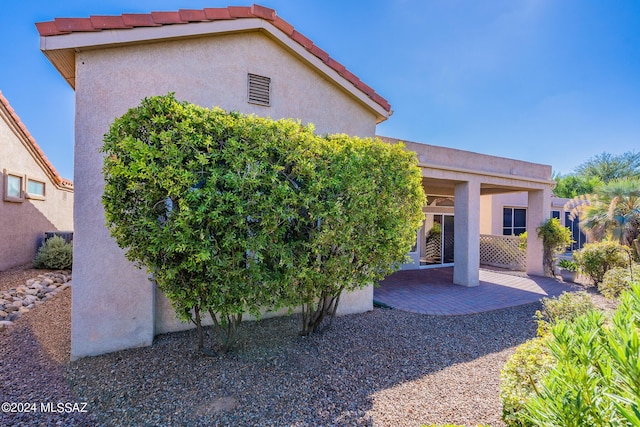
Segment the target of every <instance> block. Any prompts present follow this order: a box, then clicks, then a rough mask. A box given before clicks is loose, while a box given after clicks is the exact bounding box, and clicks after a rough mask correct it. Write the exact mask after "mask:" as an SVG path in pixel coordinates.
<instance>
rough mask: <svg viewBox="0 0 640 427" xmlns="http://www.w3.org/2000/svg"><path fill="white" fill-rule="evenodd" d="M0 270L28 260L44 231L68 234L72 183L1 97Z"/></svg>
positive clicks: (29, 260) (71, 222) (71, 208)
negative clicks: (64, 176) (0, 241)
mask: <svg viewBox="0 0 640 427" xmlns="http://www.w3.org/2000/svg"><path fill="white" fill-rule="evenodd" d="M0 171H1V172H2V184H1V185H0V240H2V245H0V271H3V270H6V269H8V268H11V267H16V266H21V265H24V264H28V263H30V262H31V261H33V258H34V257H35V255H36V252H37V249H38V245H39V244H40V243H41V242H42V240H43V238H44V233H45V232H55V231H64V232H68V231H71V230H73V183H72V182H71V181H68V180H66V179H63V178H61V177H60V175H58V172H56V169H55V168H54V167H53V165H52V164H51V163H49V161H48V160H47V157H46V156H45V154H44V153H43V152H42V150H41V149H40V147H39V146H38V144H37V143H36V141H35V140H34V139H33V137H32V136H31V134H29V131H28V130H27V128H26V127H25V126H24V124H23V123H22V122H21V121H20V118H19V117H18V115H17V114H16V112H15V111H14V110H13V108H11V106H10V105H9V101H7V99H6V98H5V97H4V96H3V95H2V92H0Z"/></svg>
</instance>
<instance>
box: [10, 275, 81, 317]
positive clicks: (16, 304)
mask: <svg viewBox="0 0 640 427" xmlns="http://www.w3.org/2000/svg"><path fill="white" fill-rule="evenodd" d="M70 280H71V276H70V275H66V274H61V273H45V274H41V275H39V276H38V277H37V278H36V279H28V280H26V282H25V283H26V284H25V285H21V286H17V287H16V288H15V289H10V290H8V291H0V322H5V323H3V325H5V326H2V328H5V327H7V325H11V324H12V322H14V321H15V320H16V319H18V317H20V315H21V314H23V313H27V312H29V311H31V310H32V309H34V308H35V306H37V305H40V304H43V303H44V302H45V301H46V300H48V299H49V298H50V297H53V296H54V295H55V294H57V293H58V292H60V291H62V290H63V289H66V288H68V287H69V286H70V285H71V283H70V282H69V281H70ZM2 328H0V329H2Z"/></svg>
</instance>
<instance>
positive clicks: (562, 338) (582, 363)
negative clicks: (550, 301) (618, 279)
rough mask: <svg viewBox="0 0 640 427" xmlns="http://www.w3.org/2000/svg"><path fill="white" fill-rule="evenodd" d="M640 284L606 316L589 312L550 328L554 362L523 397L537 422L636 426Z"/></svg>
mask: <svg viewBox="0 0 640 427" xmlns="http://www.w3.org/2000/svg"><path fill="white" fill-rule="evenodd" d="M639 313H640V284H635V285H633V286H632V288H631V290H630V291H627V292H625V293H624V294H623V297H622V298H621V303H620V306H619V307H618V308H617V309H616V311H615V313H614V315H613V317H612V319H611V320H610V321H607V319H606V318H605V316H604V315H603V314H602V313H601V312H597V311H592V312H590V313H589V314H587V315H584V316H581V317H578V318H577V319H576V320H575V321H573V322H565V321H560V322H558V323H557V324H556V325H555V326H554V327H553V328H552V329H551V339H550V340H549V348H550V350H551V354H552V355H553V359H554V360H555V361H556V363H555V366H553V367H552V368H551V370H549V373H548V374H547V375H546V377H545V378H544V380H543V381H542V383H541V385H540V387H539V390H538V392H537V393H536V395H535V396H533V397H532V398H531V399H529V400H528V401H527V402H526V404H525V405H526V412H527V418H528V419H529V420H530V421H531V423H532V424H533V425H537V426H569V427H572V426H575V427H582V426H638V425H640V337H639V333H640V315H639Z"/></svg>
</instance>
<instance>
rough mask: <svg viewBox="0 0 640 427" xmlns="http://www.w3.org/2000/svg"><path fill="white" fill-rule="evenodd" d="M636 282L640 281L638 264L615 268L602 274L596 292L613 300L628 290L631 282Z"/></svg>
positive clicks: (639, 265) (639, 266)
mask: <svg viewBox="0 0 640 427" xmlns="http://www.w3.org/2000/svg"><path fill="white" fill-rule="evenodd" d="M637 281H640V264H632V265H630V266H629V267H615V268H612V269H610V270H609V271H607V272H606V273H605V274H604V277H603V279H602V283H600V284H598V290H599V291H600V293H601V294H602V295H604V296H605V297H607V298H609V299H615V298H618V296H619V295H620V294H621V293H622V292H623V291H626V290H627V289H629V288H630V287H631V283H632V282H637Z"/></svg>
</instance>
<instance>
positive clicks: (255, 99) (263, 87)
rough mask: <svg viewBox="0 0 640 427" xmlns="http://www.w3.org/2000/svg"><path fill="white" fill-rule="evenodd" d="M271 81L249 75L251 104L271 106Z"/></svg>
mask: <svg viewBox="0 0 640 427" xmlns="http://www.w3.org/2000/svg"><path fill="white" fill-rule="evenodd" d="M270 92H271V79H270V78H269V77H264V76H258V75H257V74H251V73H249V102H250V103H252V104H259V105H265V106H267V107H268V106H269V105H270V104H269V101H270V96H269V95H270Z"/></svg>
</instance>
